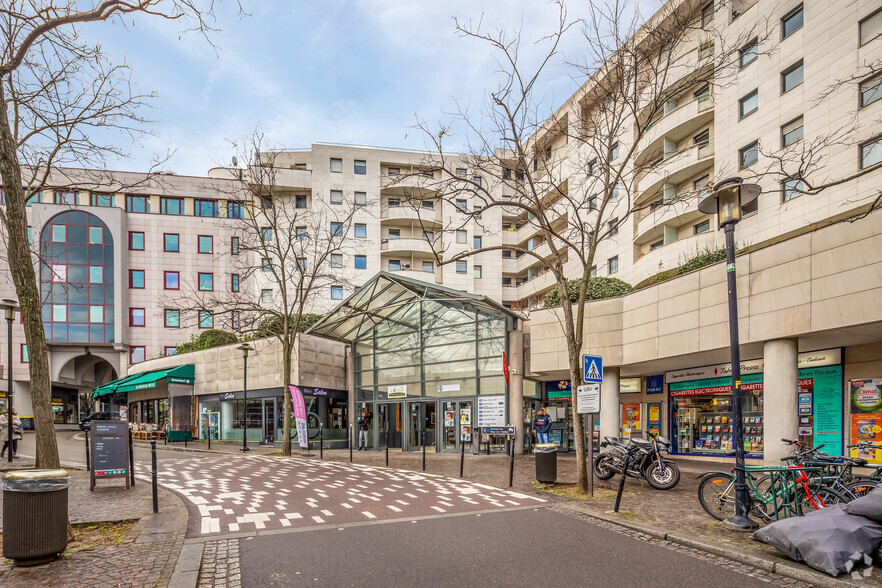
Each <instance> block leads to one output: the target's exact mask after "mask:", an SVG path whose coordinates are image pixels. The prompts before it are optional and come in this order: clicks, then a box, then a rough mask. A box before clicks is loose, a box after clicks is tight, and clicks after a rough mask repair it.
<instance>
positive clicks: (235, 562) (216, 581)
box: [198, 539, 242, 588]
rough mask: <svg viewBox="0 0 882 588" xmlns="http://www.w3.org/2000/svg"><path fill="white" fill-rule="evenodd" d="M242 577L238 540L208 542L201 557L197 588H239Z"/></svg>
mask: <svg viewBox="0 0 882 588" xmlns="http://www.w3.org/2000/svg"><path fill="white" fill-rule="evenodd" d="M241 585H242V575H241V573H240V571H239V540H238V539H220V540H217V541H208V542H207V543H206V544H205V551H204V552H203V555H202V570H201V571H200V572H199V584H198V586H199V588H214V587H216V586H217V587H220V586H224V587H226V588H239V587H240V586H241Z"/></svg>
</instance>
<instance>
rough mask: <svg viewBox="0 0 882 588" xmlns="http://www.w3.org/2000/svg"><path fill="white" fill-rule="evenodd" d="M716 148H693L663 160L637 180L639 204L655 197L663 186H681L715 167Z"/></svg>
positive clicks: (708, 146)
mask: <svg viewBox="0 0 882 588" xmlns="http://www.w3.org/2000/svg"><path fill="white" fill-rule="evenodd" d="M713 164H714V148H713V146H712V145H706V146H705V147H700V148H699V147H698V146H692V147H689V148H688V149H684V150H682V151H680V152H679V153H676V154H675V155H672V156H671V157H669V158H667V159H665V160H663V161H662V162H661V163H659V164H657V165H655V166H654V167H652V168H651V169H650V170H649V171H647V172H646V173H644V174H643V176H641V177H640V178H639V179H638V180H637V192H638V196H637V200H636V203H637V204H641V203H643V202H646V200H647V199H648V198H649V197H652V196H654V195H655V194H656V193H657V192H658V191H659V190H661V187H662V185H663V184H666V183H667V184H675V185H676V184H679V183H682V182H685V181H686V180H688V179H690V178H692V177H694V176H696V175H698V173H699V172H700V171H703V170H705V169H708V168H711V167H713Z"/></svg>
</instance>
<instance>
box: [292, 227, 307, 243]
mask: <svg viewBox="0 0 882 588" xmlns="http://www.w3.org/2000/svg"><path fill="white" fill-rule="evenodd" d="M295 231H296V235H297V240H298V241H306V240H307V239H308V238H309V230H307V228H306V227H297V228H296V229H295Z"/></svg>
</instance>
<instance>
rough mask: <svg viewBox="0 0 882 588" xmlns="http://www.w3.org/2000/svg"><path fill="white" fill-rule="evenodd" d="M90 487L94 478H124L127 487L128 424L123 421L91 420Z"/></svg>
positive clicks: (91, 487)
mask: <svg viewBox="0 0 882 588" xmlns="http://www.w3.org/2000/svg"><path fill="white" fill-rule="evenodd" d="M90 436H91V438H92V439H91V441H92V444H91V447H90V457H91V460H90V462H91V463H90V465H91V471H90V478H91V484H90V489H94V488H95V479H96V478H118V477H124V478H125V479H126V488H128V487H129V424H128V423H126V422H123V421H92V431H91V435H90Z"/></svg>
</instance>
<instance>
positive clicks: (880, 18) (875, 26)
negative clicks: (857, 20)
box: [860, 8, 882, 45]
mask: <svg viewBox="0 0 882 588" xmlns="http://www.w3.org/2000/svg"><path fill="white" fill-rule="evenodd" d="M860 29H861V45H865V44H867V43H869V42H870V41H872V40H873V39H875V38H876V37H878V36H879V35H882V8H880V9H879V10H877V11H876V12H874V13H873V14H871V15H870V16H868V17H867V18H865V19H863V20H862V21H861V24H860Z"/></svg>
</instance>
